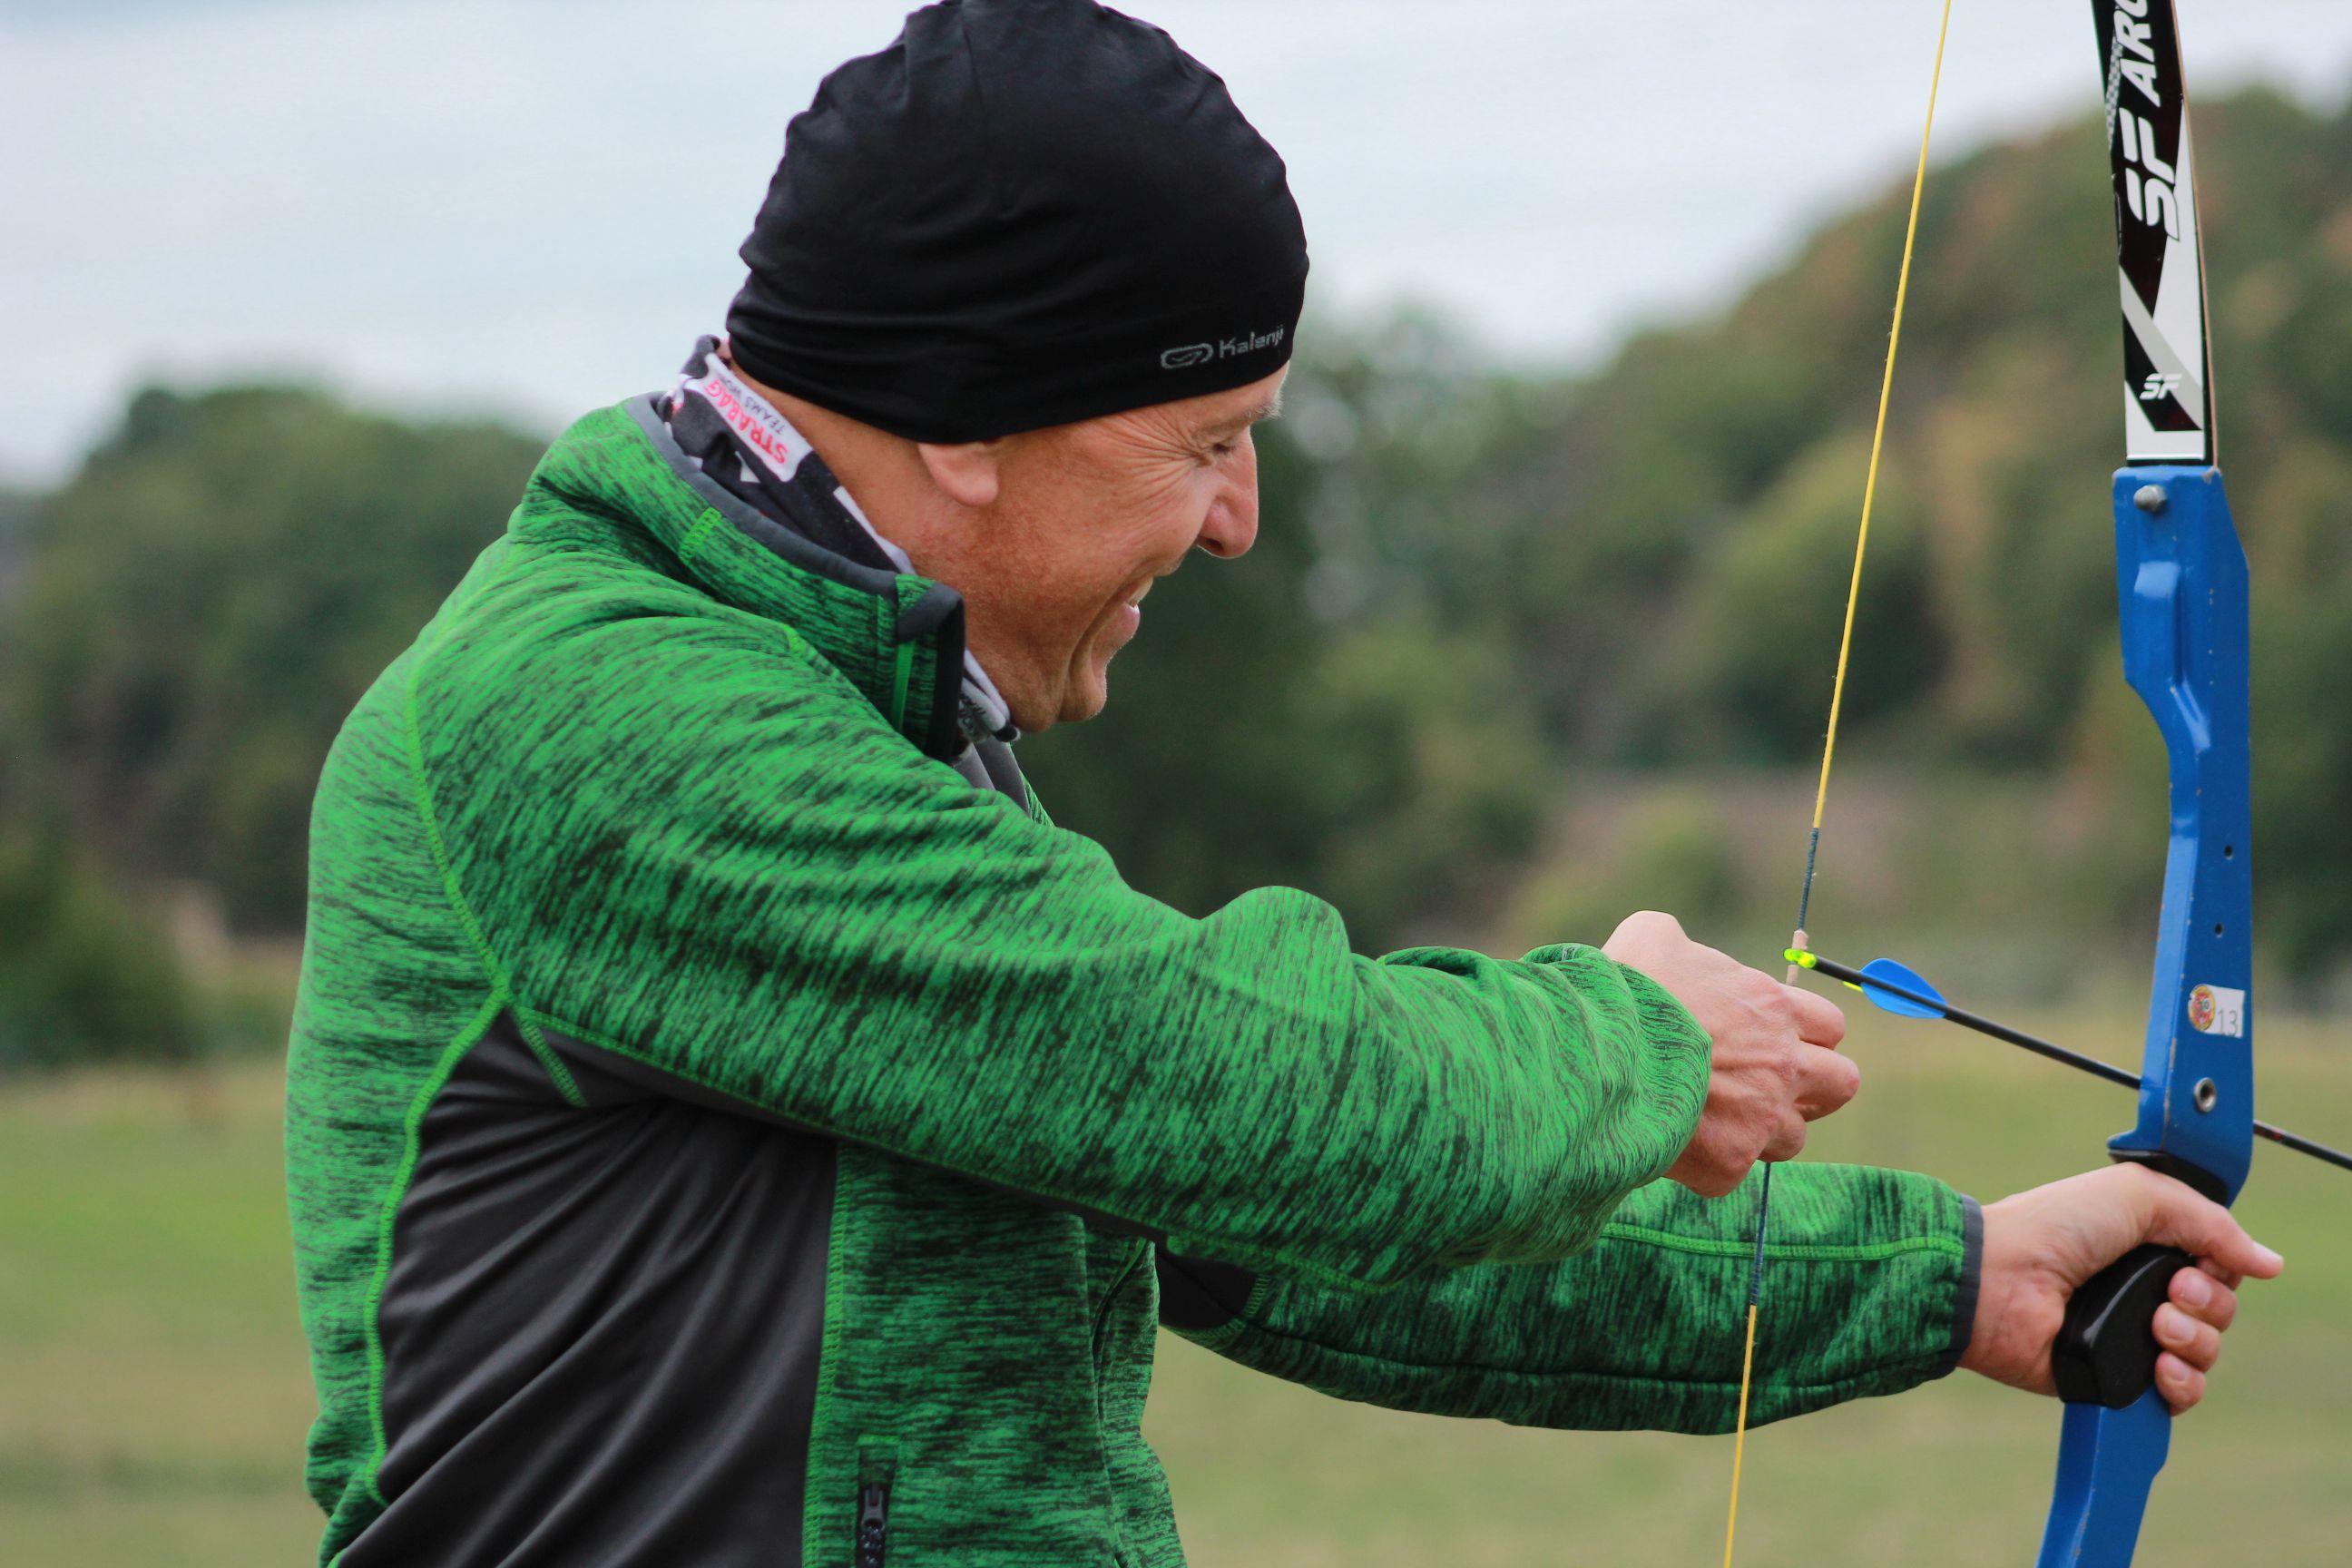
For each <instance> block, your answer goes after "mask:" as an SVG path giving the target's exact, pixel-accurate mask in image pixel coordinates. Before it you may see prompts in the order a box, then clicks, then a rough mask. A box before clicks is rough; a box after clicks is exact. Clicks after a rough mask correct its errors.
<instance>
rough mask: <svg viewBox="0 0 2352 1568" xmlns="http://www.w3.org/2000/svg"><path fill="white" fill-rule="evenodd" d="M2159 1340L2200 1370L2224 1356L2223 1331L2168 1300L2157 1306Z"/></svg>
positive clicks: (2206, 1368) (2207, 1368)
mask: <svg viewBox="0 0 2352 1568" xmlns="http://www.w3.org/2000/svg"><path fill="white" fill-rule="evenodd" d="M2156 1342H2157V1343H2158V1344H2160V1345H2162V1346H2163V1347H2164V1348H2165V1349H2166V1350H2168V1351H2170V1352H2172V1353H2173V1354H2174V1355H2177V1356H2179V1358H2180V1359H2181V1360H2182V1361H2185V1362H2187V1363H2189V1365H2190V1366H2193V1367H2195V1368H2196V1369H2197V1370H2198V1371H2200V1372H2210V1371H2212V1370H2213V1363H2215V1362H2217V1361H2219V1360H2221V1330H2219V1329H2217V1328H2215V1327H2213V1325H2212V1324H2210V1323H2201V1322H2199V1321H2197V1320H2196V1319H2195V1318H2192V1317H2190V1316H2189V1314H2188V1313H2186V1312H2184V1311H2182V1310H2180V1309H2179V1308H2178V1307H2176V1306H2174V1305H2173V1304H2172V1303H2171V1302H2169V1301H2167V1302H2166V1303H2165V1304H2164V1305H2163V1306H2161V1307H2158V1309H2157V1310H2156Z"/></svg>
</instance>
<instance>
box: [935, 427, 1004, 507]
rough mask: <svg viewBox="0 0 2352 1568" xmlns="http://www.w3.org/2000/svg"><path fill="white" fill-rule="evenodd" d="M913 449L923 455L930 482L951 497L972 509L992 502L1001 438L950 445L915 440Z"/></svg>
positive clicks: (999, 458) (960, 504)
mask: <svg viewBox="0 0 2352 1568" xmlns="http://www.w3.org/2000/svg"><path fill="white" fill-rule="evenodd" d="M915 451H916V452H917V453H918V454H919V456H920V457H921V458H922V459H923V467H924V468H925V469H926V470H928V471H929V474H930V476H931V483H932V484H934V485H936V486H938V487H939V489H940V491H941V492H942V493H944V494H945V495H946V496H947V498H948V499H949V500H952V501H954V502H956V503H957V504H958V505H959V506H966V507H970V508H971V510H974V511H978V510H981V509H982V508H983V507H986V506H990V505H992V504H994V502H995V500H996V488H997V483H998V480H999V478H1000V473H999V468H1000V465H1001V464H1002V461H1003V456H1004V443H1003V441H1001V440H998V441H962V442H958V443H957V444H956V445H954V446H951V447H942V446H934V445H932V444H931V443H930V442H929V441H918V442H916V443H915Z"/></svg>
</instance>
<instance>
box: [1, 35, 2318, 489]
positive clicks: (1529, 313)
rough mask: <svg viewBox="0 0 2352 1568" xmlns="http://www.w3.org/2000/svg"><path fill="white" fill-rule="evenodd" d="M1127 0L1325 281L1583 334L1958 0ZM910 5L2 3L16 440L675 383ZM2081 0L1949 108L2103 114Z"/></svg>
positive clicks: (1914, 130)
mask: <svg viewBox="0 0 2352 1568" xmlns="http://www.w3.org/2000/svg"><path fill="white" fill-rule="evenodd" d="M2180 3H2181V6H2182V9H2183V11H2184V13H2185V15H2184V17H2183V29H2184V36H2185V37H2186V40H2187V50H2188V55H2189V61H2188V68H2189V79H2190V81H2191V84H2192V87H2193V88H2194V89H2196V90H2197V91H2199V92H2200V93H2201V94H2208V95H2210V94H2211V93H2213V92H2215V91H2218V90H2220V89H2224V88H2226V87H2229V86H2231V85H2234V84H2236V83H2238V82H2241V81H2243V80H2245V79H2248V78H2250V77H2263V78H2266V79H2272V80H2274V81H2278V82H2281V83H2283V84H2285V85H2288V86H2290V87H2292V88H2294V89H2296V90H2297V91H2298V92H2300V93H2302V94H2303V95H2304V96H2305V97H2307V98H2309V99H2311V100H2313V101H2315V102H2317V103H2321V104H2327V105H2332V104H2334V103H2335V102H2336V101H2337V100H2339V99H2340V96H2341V94H2342V93H2343V91H2344V89H2345V88H2346V86H2347V83H2352V4H2347V0H2180ZM1130 8H1131V9H1133V10H1135V11H1137V12H1139V14H1142V15H1144V16H1148V17H1149V18H1150V19H1151V20H1153V21H1155V22H1158V23H1160V25H1162V26H1166V27H1167V28H1168V29H1169V30H1170V31H1171V33H1172V34H1174V36H1175V37H1176V38H1177V40H1178V42H1180V43H1181V44H1182V45H1184V46H1185V47H1187V48H1189V49H1191V50H1192V52H1193V53H1194V54H1195V55H1197V56H1199V57H1200V58H1202V60H1204V61H1206V62H1207V63H1208V64H1209V65H1210V66H1211V67H1213V68H1215V69H1216V70H1218V71H1219V72H1221V73H1222V74H1223V76H1224V78H1225V79H1226V80H1227V81H1228V82H1229V83H1230V84H1231V86H1232V88H1233V91H1234V98H1235V99H1236V100H1238V101H1239V103H1240V104H1241V106H1242V108H1243V109H1244V111H1245V112H1247V113H1248V114H1249V115H1250V116H1251V118H1252V119H1253V120H1255V121H1256V123H1257V124H1258V126H1259V128H1260V129H1261V130H1263V131H1264V132H1265V134H1266V135H1267V137H1268V138H1269V139H1270V140H1271V141H1272V142H1274V144H1275V145H1276V147H1277V148H1279V149H1280V150H1281V151H1282V153H1283V154H1284V156H1285V157H1286V159H1287V160H1288V163H1289V165H1290V172H1291V181H1292V185H1293V188H1294V189H1295V190H1296V191H1297V196H1298V202H1299V205H1300V207H1301V208H1302V209H1303V210H1304V212H1305V214H1306V218H1307V234H1308V238H1309V242H1310V245H1311V247H1312V248H1313V254H1314V267H1315V272H1314V278H1313V280H1312V282H1311V284H1310V290H1311V297H1312V300H1313V301H1314V303H1313V306H1312V307H1311V308H1312V309H1316V310H1323V311H1332V310H1338V311H1341V312H1359V311H1363V310H1372V309H1377V308H1379V307H1380V306H1381V305H1383V304H1385V303H1387V302H1389V301H1391V300H1399V299H1406V298H1410V299H1414V300H1422V301H1424V302H1430V303H1434V304H1436V305H1438V306H1439V307H1441V308H1442V309H1444V310H1446V311H1447V312H1449V313H1450V314H1452V315H1454V317H1455V318H1457V319H1458V320H1459V321H1461V322H1462V323H1463V324H1464V325H1465V327H1467V328H1468V329H1469V330H1470V331H1473V332H1474V333H1475V334H1476V335H1477V336H1478V337H1479V338H1480V339H1481V340H1483V341H1484V342H1486V343H1487V344H1488V345H1489V346H1490V347H1492V348H1493V349H1494V350H1495V351H1496V352H1497V353H1503V354H1507V355H1510V356H1513V357H1514V358H1517V359H1519V360H1522V361H1529V362H1546V363H1565V364H1574V363H1585V362H1589V361H1590V360H1591V358H1592V357H1593V356H1595V355H1597V354H1599V353H1601V352H1603V351H1605V349H1606V348H1607V347H1608V345H1609V344H1610V343H1611V342H1612V341H1614V339H1615V338H1616V337H1617V336H1619V335H1620V334H1622V332H1623V331H1624V330H1625V329H1626V328H1627V327H1628V326H1629V325H1631V324H1633V323H1635V322H1638V321H1645V320H1653V319H1657V318H1661V317H1666V316H1673V315H1678V314H1683V313H1685V312H1688V311H1690V310H1696V309H1701V308H1704V307H1705V306H1706V305H1707V304H1709V303H1711V302H1713V301H1715V300H1718V299H1720V298H1722V297H1723V295H1724V294H1725V293H1726V291H1727V290H1728V289H1731V288H1733V287H1736V286H1737V285H1738V283H1739V282H1741V281H1743V280H1744V279H1748V277H1750V276H1752V275H1753V274H1754V272H1755V271H1756V270H1757V269H1758V268H1759V267H1762V266H1765V265H1769V263H1770V262H1771V261H1772V260H1774V259H1775V258H1778V257H1779V256H1780V255H1781V254H1783V253H1784V252H1785V251H1786V250H1787V248H1788V247H1790V245H1791V244H1792V243H1793V242H1794V241H1795V240H1796V239H1797V238H1798V237H1801V235H1802V234H1803V233H1804V232H1805V231H1806V230H1807V229H1808V228H1809V227H1810V226H1811V225H1812V224H1814V223H1815V222H1817V221H1818V220H1819V219H1821V218H1822V217H1823V216H1827V215H1828V214H1830V213H1832V212H1833V211H1835V210H1837V209H1838V208H1839V207H1841V206H1843V205H1845V204H1846V203H1848V202H1850V201H1852V200H1853V199H1854V198H1855V197H1856V196H1858V195H1863V194H1865V193H1867V192H1869V191H1871V190H1872V189H1874V188H1875V187H1876V186H1878V185H1880V184H1883V183H1884V182H1885V181H1887V180H1890V179H1894V178H1899V177H1900V176H1901V175H1902V174H1904V173H1906V171H1907V169H1908V167H1909V164H1910V161H1911V159H1912V157H1913V155H1914V152H1915V150H1916V145H1917V138H1918V124H1919V115H1920V111H1921V109H1922V108H1923V107H1924V100H1925V95H1926V91H1927V68H1928V66H1929V63H1930V60H1931V58H1932V53H1933V48H1934V41H1935V27H1936V19H1937V0H1770V3H1767V4H1754V3H1734V0H1682V3H1680V4H1675V5H1659V4H1640V3H1629V0H1415V3H1412V4H1407V3H1404V0H1137V4H1136V5H1133V6H1132V7H1130ZM907 9H908V7H907V5H905V4H904V3H903V0H765V3H752V0H732V3H728V0H665V3H663V4H658V5H656V4H651V3H645V0H640V3H638V4H631V5H623V4H618V3H615V0H502V3H479V4H477V3H460V0H299V3H297V0H34V3H26V0H0V145H5V146H6V147H7V148H8V150H9V151H8V153H7V155H6V158H5V162H4V163H0V476H12V477H15V478H16V479H31V480H36V481H47V480H49V479H55V478H56V477H58V475H59V474H60V473H61V472H62V471H63V470H64V469H65V468H67V467H68V465H69V464H70V462H71V460H72V458H74V456H75V455H76V454H77V453H78V452H79V450H80V448H81V447H83V446H84V445H85V444H86V443H87V442H88V441H89V439H90V438H91V437H94V436H95V435H97V434H99V433H100V431H101V430H102V429H103V428H104V427H105V426H106V425H107V424H108V423H109V422H110V419H111V418H112V417H113V416H114V414H115V412H116V411H117V409H118V408H119V407H120V405H121V399H122V396H123V395H124V394H125V392H127V391H128V390H129V389H130V388H131V387H132V386H134V385H137V384H140V383H141V382H142V381H143V380H145V379H149V378H152V377H164V378H168V379H173V380H175V381H181V382H197V381H204V380H211V379H215V378H220V377H225V376H231V375H256V374H299V375H305V376H310V377H313V378H322V379H325V380H327V381H330V382H331V383H333V384H336V385H339V386H341V387H343V388H345V389H346V390H348V391H350V392H352V393H353V394H355V395H359V396H361V397H362V398H365V399H368V400H370V401H373V402H377V403H382V404H386V405H394V406H398V407H401V408H404V409H411V410H429V409H435V408H439V409H446V410H463V411H467V412H472V411H491V412H496V413H500V414H504V415H508V416H512V417H514V418H517V419H520V420H522V421H524V422H526V423H529V424H531V425H534V426H541V427H543V428H552V427H554V426H557V425H559V424H560V423H561V422H562V421H563V420H565V419H567V418H569V417H570V416H572V415H574V414H576V413H578V412H580V411H582V410H583V409H585V408H588V407H591V406H593V405H598V404H601V403H606V402H611V401H613V400H614V399H617V398H619V397H622V396H625V395H628V394H630V393H632V392H636V391H640V390H643V389H645V388H646V387H648V386H651V385H654V384H658V383H660V382H662V381H665V380H666V379H667V376H668V375H669V374H670V373H671V371H672V370H673V369H674V368H675V366H676V363H677V361H678V360H679V359H680V358H681V357H682V356H683V354H684V353H685V352H686V349H687V348H688V345H689V343H690V342H691V340H692V338H693V337H694V335H695V334H696V333H697V332H698V331H708V330H712V329H714V328H715V326H716V324H717V323H718V321H719V318H720V316H721V314H722V312H723V310H724V307H725V304H726V301H727V300H728V298H729V297H730V295H731V294H732V293H733V291H734V288H735V285H736V283H737V281H738V280H739V274H740V267H739V264H738V263H737V262H736V260H735V258H734V250H735V247H736V246H737V245H738V244H739V243H740V240H741V238H742V233H743V230H744V228H745V226H747V224H748V223H749V220H750V217H751V213H752V211H753V209H754V208H755V207H756V205H757V204H758V200H759V197H760V195H761V191H762V190H763V189H764V187H765V184H766V182H767V177H768V174H769V173H770V171H771V170H772V167H773V165H774V163H775V160H776V157H777V155H778V153H780V152H781V150H782V136H783V126H784V121H786V120H787V119H788V118H789V117H790V116H791V115H792V114H793V112H794V111H795V110H798V109H800V108H801V107H802V106H803V105H804V104H805V103H806V101H807V100H808V97H809V95H810V93H811V91H812V90H813V89H814V87H815V85H816V81H817V79H818V78H819V77H820V76H822V75H823V74H824V72H825V71H826V70H828V69H830V68H832V67H833V66H835V65H836V64H838V63H839V62H840V61H841V60H843V59H844V58H847V57H849V56H851V55H854V54H862V53H866V52H868V51H870V50H872V49H875V48H877V47H881V46H882V45H884V44H886V43H887V42H888V40H889V39H890V37H892V36H893V35H894V34H895V33H896V32H897V30H898V21H899V18H900V17H901V16H903V15H904V13H905V11H906V10H907ZM2091 23H2092V15H2091V8H2090V6H2089V5H2085V4H2084V3H2083V0H1958V7H1957V11H1956V14H1955V18H1954V22H1953V39H1952V50H1951V57H1950V59H1949V61H1948V64H1947V67H1946V77H1945V96H1944V107H1943V111H1942V114H1941V116H1940V117H1939V120H1938V125H1937V145H1938V147H1939V149H1941V150H1943V151H1945V152H1948V153H1949V152H1958V151H1959V150H1962V149H1964V148H1965V147H1967V146H1969V145H1970V144H1973V143H1977V142H1981V141H1983V140H1985V139H1986V138H1988V137H1991V136H1996V135H2000V134H2003V133H2008V132H2015V131H2018V130H2022V129H2028V128H2032V127H2035V126H2039V125H2042V124H2045V123H2048V122H2051V121H2055V120H2058V119H2061V118H2063V117H2065V116H2068V115H2072V114H2076V113H2081V112H2084V111H2086V110H2088V109H2089V108H2090V107H2091V106H2092V105H2093V104H2094V103H2095V101H2096V95H2097V86H2098V73H2097V62H2096V60H2095V51H2094V46H2093V44H2092V41H2091V37H2092V34H2091ZM2213 243H2214V244H2216V245H2225V244H2227V237H2215V238H2214V241H2213ZM1890 286H1891V285H1890Z"/></svg>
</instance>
